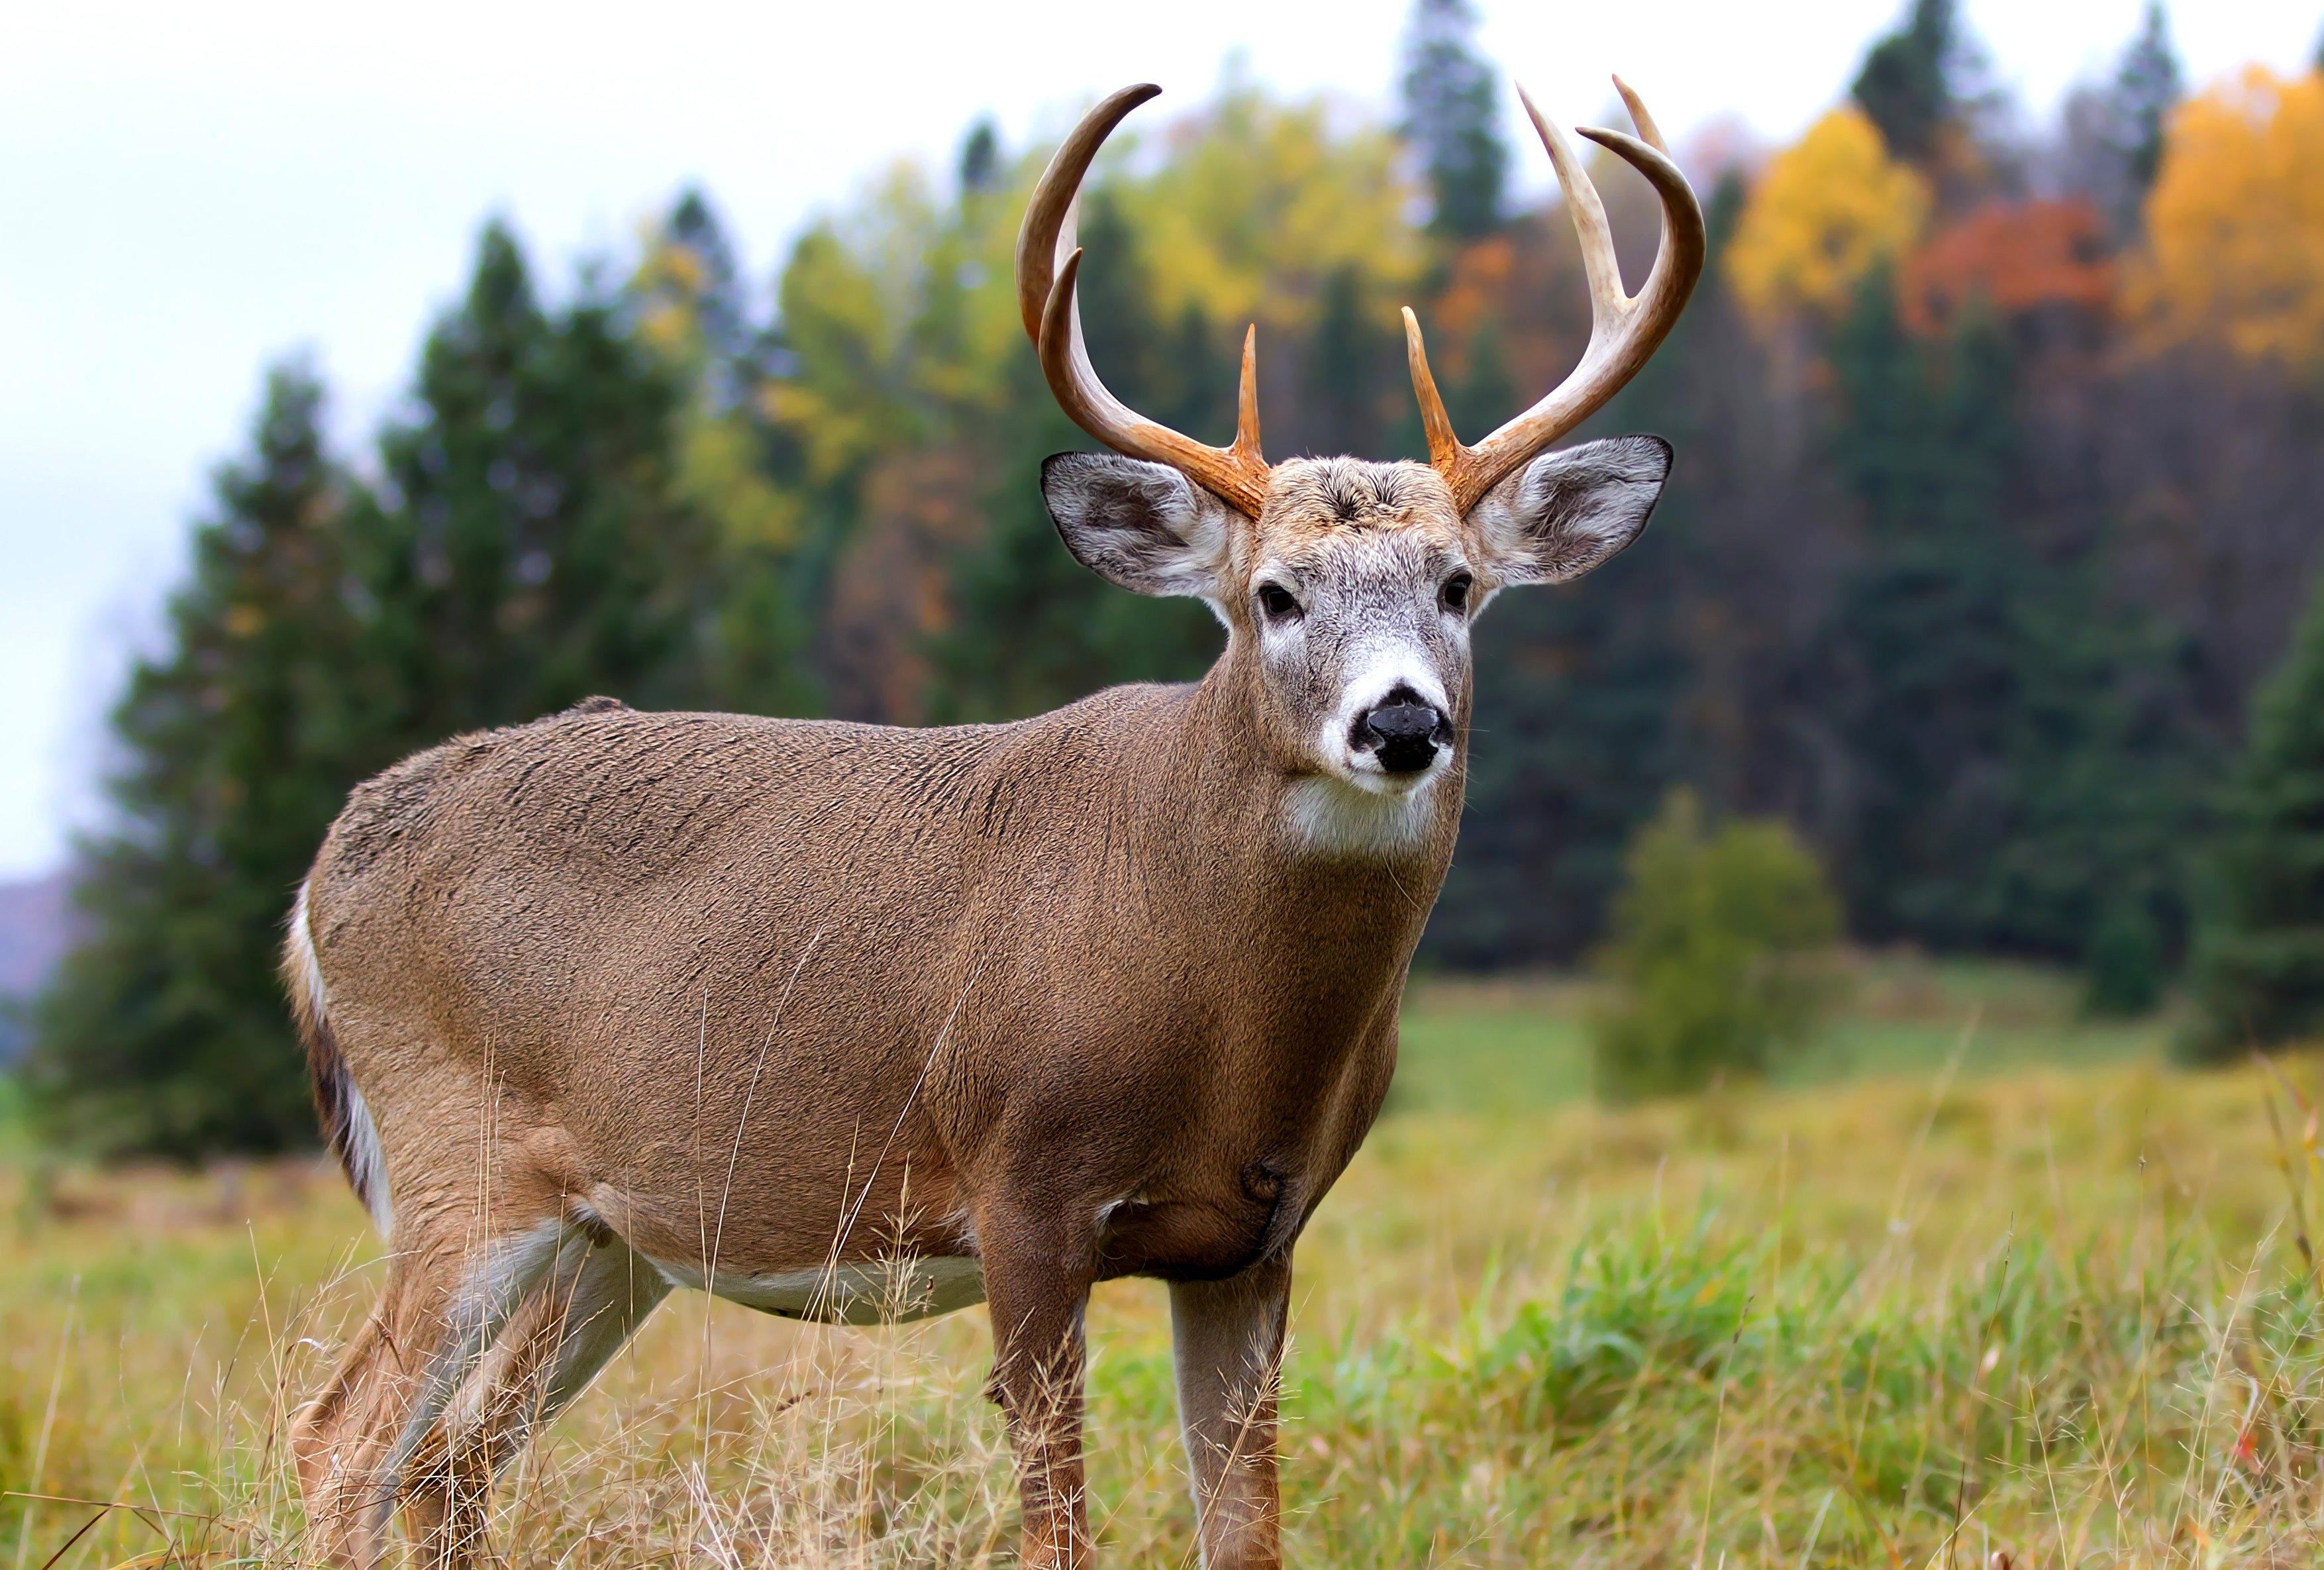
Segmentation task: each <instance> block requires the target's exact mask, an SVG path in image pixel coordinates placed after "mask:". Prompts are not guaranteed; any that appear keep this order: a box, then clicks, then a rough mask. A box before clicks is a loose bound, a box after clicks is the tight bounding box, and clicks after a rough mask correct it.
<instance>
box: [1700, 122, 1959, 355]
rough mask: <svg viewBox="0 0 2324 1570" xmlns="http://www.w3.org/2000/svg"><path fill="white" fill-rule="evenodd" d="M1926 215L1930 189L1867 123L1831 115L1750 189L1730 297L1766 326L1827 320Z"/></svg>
mask: <svg viewBox="0 0 2324 1570" xmlns="http://www.w3.org/2000/svg"><path fill="white" fill-rule="evenodd" d="M1928 211H1929V193H1928V189H1927V187H1926V185H1925V184H1924V183H1923V180H1922V179H1921V177H1920V176H1919V175H1918V174H1916V173H1915V172H1914V171H1912V170H1911V169H1909V168H1907V167H1905V166H1904V164H1902V163H1899V162H1896V161H1895V159H1893V158H1891V157H1890V156H1889V155H1888V151H1887V149H1886V147H1885V146H1884V145H1883V144H1882V143H1881V140H1880V132H1879V130H1878V128H1877V127H1876V126H1875V125H1873V123H1872V121H1871V119H1870V117H1869V116H1868V115H1866V114H1865V113H1864V112H1863V111H1862V110H1861V109H1858V108H1856V107H1855V106H1852V105H1851V106H1844V107H1841V108H1838V109H1834V110H1832V111H1831V113H1830V114H1828V115H1825V116H1824V117H1823V118H1822V119H1821V120H1819V121H1817V122H1816V123H1815V125H1813V126H1812V128H1810V130H1809V131H1808V134H1806V135H1805V136H1803V137H1802V138H1801V139H1800V140H1799V142H1798V143H1795V144H1794V145H1793V146H1791V147H1789V148H1786V149H1785V150H1784V151H1783V152H1779V153H1777V154H1776V155H1775V158H1774V159H1773V160H1771V161H1770V162H1769V163H1768V165H1767V168H1766V172H1765V173H1763V174H1762V175H1760V177H1759V180H1758V183H1757V186H1755V187H1754V188H1753V189H1752V193H1751V200H1750V205H1749V206H1748V208H1745V209H1744V212H1743V218H1742V223H1741V225H1740V226H1739V227H1738V229H1737V230H1736V234H1735V242H1734V250H1733V252H1732V254H1731V255H1730V256H1729V263H1728V265H1729V277H1730V278H1731V279H1732V280H1733V283H1734V289H1735V293H1736V297H1737V298H1738V299H1739V300H1741V301H1742V302H1743V306H1744V309H1746V310H1748V312H1749V313H1750V314H1751V316H1752V318H1753V319H1755V320H1757V321H1758V322H1759V323H1761V324H1762V325H1767V324H1772V323H1774V322H1775V321H1777V320H1780V319H1783V318H1784V317H1787V316H1791V315H1794V314H1805V315H1808V316H1811V317H1815V318H1819V319H1830V318H1831V317H1832V316H1834V315H1836V314H1837V313H1838V312H1839V311H1840V309H1841V308H1842V307H1844V306H1845V305H1846V304H1847V303H1848V300H1849V296H1850V294H1851V293H1853V292H1854V291H1855V289H1856V286H1857V284H1858V282H1859V281H1861V280H1862V279H1863V277H1864V276H1865V274H1867V272H1871V271H1872V270H1873V269H1874V268H1876V267H1878V266H1880V265H1882V264H1883V263H1887V262H1890V261H1893V260H1894V259H1895V258H1896V257H1897V256H1898V255H1900V254H1903V253H1904V250H1905V249H1906V248H1907V247H1908V246H1910V245H1912V244H1913V242H1914V240H1915V239H1916V238H1918V237H1919V235H1920V232H1921V226H1922V225H1923V222H1924V221H1925V220H1926V218H1927V217H1928Z"/></svg>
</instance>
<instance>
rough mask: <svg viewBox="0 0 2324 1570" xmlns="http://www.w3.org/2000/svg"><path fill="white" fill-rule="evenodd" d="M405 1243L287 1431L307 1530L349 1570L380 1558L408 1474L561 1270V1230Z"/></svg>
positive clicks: (546, 1227) (329, 1559)
mask: <svg viewBox="0 0 2324 1570" xmlns="http://www.w3.org/2000/svg"><path fill="white" fill-rule="evenodd" d="M404 1230H405V1229H403V1228H399V1233H400V1234H401V1233H402V1232H403V1231H404ZM415 1230H416V1229H415ZM397 1241H398V1242H399V1244H401V1245H403V1246H401V1247H399V1249H398V1251H397V1252H396V1254H395V1256H394V1258H393V1259H392V1261H390V1262H389V1266H388V1282H387V1288H386V1290H385V1291H384V1292H383V1294H382V1295H381V1298H380V1302H379V1306H378V1307H375V1308H374V1310H373V1311H372V1314H371V1316H370V1318H369V1319H368V1320H366V1321H365V1323H364V1327H363V1329H362V1330H361V1331H360V1332H358V1333H357V1335H356V1336H355V1340H354V1342H353V1343H351V1344H349V1346H348V1348H347V1351H346V1355H345V1356H343V1357H342V1358H341V1360H340V1362H339V1366H338V1368H337V1371H335V1372H334V1373H333V1375H332V1378H331V1380H330V1382H329V1383H328V1384H327V1385H326V1386H325V1387H324V1390H323V1392H322V1393H321V1394H320V1395H319V1396H318V1397H317V1398H316V1399H315V1400H313V1401H312V1402H310V1403H309V1405H308V1406H307V1407H306V1408H305V1409H304V1410H302V1411H301V1412H300V1415H299V1417H298V1418H297V1419H296V1421H295V1422H294V1423H293V1425H292V1427H291V1455H292V1456H293V1458H294V1460H295V1462H296V1464H297V1467H298V1471H299V1479H300V1492H301V1493H302V1494H303V1495H304V1496H305V1500H306V1505H307V1519H308V1527H309V1531H310V1532H312V1533H313V1534H314V1535H315V1540H316V1546H317V1547H318V1550H319V1553H320V1556H321V1558H322V1560H323V1562H324V1563H325V1564H327V1565H333V1566H336V1567H343V1570H370V1567H371V1566H372V1565H374V1564H375V1563H376V1562H377V1561H378V1559H379V1556H380V1554H381V1551H382V1549H383V1546H384V1541H385V1536H386V1527H387V1520H388V1517H389V1515H390V1514H391V1513H392V1509H393V1506H394V1504H395V1501H396V1497H397V1495H398V1493H399V1492H400V1491H401V1486H402V1479H403V1472H404V1468H405V1465H406V1464H407V1463H408V1462H409V1461H410V1458H411V1456H412V1455H413V1453H414V1452H415V1451H417V1450H418V1449H419V1447H420V1442H421V1440H422V1439H424V1438H425V1437H426V1436H427V1433H428V1431H429V1429H430V1428H432V1427H434V1426H435V1424H436V1420H437V1418H438V1416H439V1415H440V1414H441V1413H442V1411H443V1408H444V1406H445V1404H446V1403H447V1401H448V1400H449V1399H450V1398H451V1396H452V1393H453V1391H454V1390H457V1388H458V1386H459V1385H460V1383H461V1382H462V1381H464V1380H465V1379H466V1376H467V1373H468V1371H469V1370H470V1369H471V1368H473V1367H474V1366H475V1362H476V1359H477V1358H478V1357H479V1356H481V1355H482V1354H483V1353H484V1349H485V1348H486V1347H487V1346H489V1345H490V1344H491V1343H492V1341H493V1339H494V1338H495V1337H496V1336H498V1335H499V1334H500V1331H501V1328H502V1327H503V1325H505V1324H506V1322H507V1319H508V1316H509V1314H510V1313H511V1312H512V1310H513V1309H514V1307H515V1306H516V1305H517V1304H518V1303H519V1302H521V1300H522V1298H523V1297H524V1295H526V1294H528V1293H530V1291H531V1290H532V1289H533V1288H535V1287H536V1286H537V1285H538V1284H539V1280H540V1278H541V1275H542V1273H543V1272H544V1271H545V1270H547V1269H548V1268H549V1265H550V1263H551V1262H552V1261H553V1259H554V1256H555V1253H556V1248H557V1226H556V1224H555V1223H553V1222H550V1223H547V1224H543V1225H539V1226H535V1227H533V1228H531V1229H530V1230H528V1231H522V1232H514V1233H509V1234H507V1235H504V1236H503V1238H502V1239H501V1240H500V1241H499V1242H495V1243H493V1244H491V1245H489V1246H487V1247H484V1248H482V1249H478V1248H475V1247H474V1246H471V1245H468V1244H467V1243H466V1240H465V1239H463V1238H460V1237H457V1236H452V1237H444V1236H437V1237H429V1236H424V1235H423V1236H418V1237H412V1238H410V1239H408V1240H407V1239H406V1238H405V1237H403V1236H401V1235H399V1237H398V1240H397Z"/></svg>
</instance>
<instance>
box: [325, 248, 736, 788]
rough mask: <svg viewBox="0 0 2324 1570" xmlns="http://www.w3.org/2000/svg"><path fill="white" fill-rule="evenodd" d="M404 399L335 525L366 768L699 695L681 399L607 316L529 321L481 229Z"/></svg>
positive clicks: (586, 311) (691, 517)
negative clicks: (461, 288) (346, 576)
mask: <svg viewBox="0 0 2324 1570" xmlns="http://www.w3.org/2000/svg"><path fill="white" fill-rule="evenodd" d="M414 402H415V404H416V406H417V409H418V411H419V413H418V417H417V418H416V419H413V420H410V421H409V422H408V423H405V424H402V425H400V426H397V427H395V428H393V429H390V430H389V431H388V432H387V433H386V434H385V435H384V436H383V438H382V439H381V466H382V468H383V472H384V476H385V479H386V481H387V484H386V485H385V486H384V487H383V494H382V496H381V498H380V499H379V502H378V503H377V504H376V505H372V506H367V507H360V508H358V509H357V510H356V512H355V514H354V516H353V517H352V518H351V520H350V533H351V550H352V552H353V556H354V560H353V567H354V571H355V577H356V581H357V582H358V584H359V585H360V586H361V589H362V603H363V605H364V611H365V614H364V620H363V626H362V629H361V637H360V643H359V648H358V664H359V668H360V674H361V675H362V677H363V678H364V680H365V681H366V682H368V683H369V684H370V685H371V688H372V689H373V697H374V702H375V703H376V705H377V712H378V713H379V715H380V716H382V721H383V723H382V724H381V725H380V726H379V731H378V734H377V735H376V737H375V740H376V742H377V743H379V744H380V746H381V747H382V749H383V755H381V756H380V757H379V759H378V761H379V762H382V763H384V762H387V761H389V760H390V759H392V757H394V756H397V755H400V754H401V753H403V752H406V751H409V750H410V749H411V748H414V747H419V746H423V745H428V744H431V743H435V742H437V741H440V740H441V739H443V738H444V737H445V736H447V735H448V734H453V733H455V732H457V731H462V730H468V729H473V728H475V727H478V726H484V725H505V724H509V723H512V722H514V721H519V720H525V719H530V718H533V717H535V716H539V715H542V714H547V713H549V712H552V711H554V710H556V709H558V708H562V707H566V706H567V705H570V704H572V703H574V702H576V701H577V700H579V699H580V698H583V697H588V696H589V695H591V694H592V693H606V694H610V695H611V696H613V697H620V698H622V699H624V700H627V701H631V702H634V703H637V704H640V705H644V706H661V705H669V704H673V703H680V702H684V701H687V700H688V699H693V698H696V697H697V696H698V695H699V694H700V692H701V691H702V689H703V687H704V685H705V670H704V629H705V624H706V623H707V621H708V604H707V602H708V601H709V599H710V597H711V596H712V593H713V588H714V586H713V583H712V577H713V572H714V568H715V554H714V538H713V531H712V529H711V526H710V523H709V521H708V520H707V519H706V518H705V515H704V513H703V510H702V509H701V508H700V507H699V506H697V505H695V504H694V503H691V502H690V501H689V500H688V499H687V497H686V495H685V494H684V493H683V488H682V486H681V485H680V475H679V472H678V462H677V457H676V441H675V436H676V430H677V423H678V416H679V411H680V394H679V390H678V387H677V385H676V384H675V383H674V379H673V378H672V376H671V375H670V374H669V373H668V372H667V371H666V370H665V368H664V367H663V366H661V365H659V364H657V363H656V361H655V360H654V359H653V357H652V356H650V354H649V353H648V352H647V351H646V350H645V349H644V348H643V347H642V346H640V345H639V344H637V343H635V342H634V341H632V339H631V338H630V337H628V336H627V335H626V334H624V333H623V332H622V329H621V324H620V322H619V319H618V318H617V315H616V312H615V309H614V308H613V304H612V303H610V302H609V301H606V300H597V299H584V300H581V301H579V302H577V303H576V304H574V305H572V306H571V307H569V308H567V309H564V310H562V311H559V312H555V313H551V312H549V311H547V310H544V309H542V307H541V305H540V303H539V300H538V299H537V298H536V297H535V295H534V292H533V287H532V282H531V277H530V271H529V269H528V268H527V266H526V263H525V261H524V257H523V254H522V253H521V251H520V250H519V248H518V246H517V244H516V241H515V239H514V238H513V236H512V235H510V234H509V233H508V232H507V230H505V229H504V228H503V227H501V226H499V225H497V224H495V225H493V226H488V227H487V228H486V229H485V231H484V236H483V238H482V241H481V242H480V244H479V245H478V248H477V258H476V264H475V273H474V275H473V278H472V280H471V282H470V284H469V288H468V292H467V296H466V299H465V300H463V301H462V303H461V304H460V306H459V307H458V308H457V309H455V310H454V311H452V312H451V313H449V314H448V315H447V317H446V318H445V319H443V320H442V321H440V322H439V323H438V325H437V327H436V329H435V331H434V332H433V333H432V334H431V335H430V336H429V340H428V343H427V346H426V347H425V349H424V350H423V351H422V354H421V360H420V377H419V383H418V386H417V388H416V389H415V398H414Z"/></svg>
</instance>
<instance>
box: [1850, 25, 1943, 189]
mask: <svg viewBox="0 0 2324 1570" xmlns="http://www.w3.org/2000/svg"><path fill="white" fill-rule="evenodd" d="M1959 49H1960V22H1959V19H1958V18H1957V16H1956V14H1955V12H1954V0H1913V9H1912V12H1911V14H1909V15H1908V16H1907V17H1906V18H1905V20H1904V25H1903V26H1901V27H1899V28H1897V29H1896V30H1895V32H1891V33H1888V34H1887V35H1886V36H1885V37H1884V38H1882V39H1881V40H1880V41H1879V42H1877V43H1876V44H1874V45H1873V46H1872V49H1871V51H1870V52H1869V53H1867V55H1866V56H1865V57H1864V65H1863V68H1862V69H1860V70H1859V71H1858V73H1857V77H1856V82H1855V85H1854V86H1853V87H1851V88H1849V96H1850V97H1853V98H1855V100H1856V101H1857V103H1858V105H1859V106H1861V107H1862V108H1863V110H1864V112H1865V113H1866V114H1867V115H1870V116H1871V117H1872V123H1873V124H1874V125H1877V126H1878V127H1879V128H1880V134H1881V136H1882V138H1883V139H1884V140H1886V143H1888V151H1889V152H1891V153H1892V154H1894V155H1895V156H1896V157H1898V158H1901V159H1904V160H1907V161H1909V162H1914V163H1927V162H1930V161H1931V160H1932V159H1933V158H1934V157H1935V156H1936V154H1937V152H1939V143H1940V138H1941V134H1942V133H1943V131H1944V129H1945V127H1946V126H1947V125H1949V124H1950V123H1951V121H1952V120H1953V117H1954V115H1955V112H1956V106H1955V102H1954V97H1953V83H1952V74H1951V73H1952V66H1953V61H1954V58H1955V55H1956V53H1957V51H1959Z"/></svg>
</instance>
